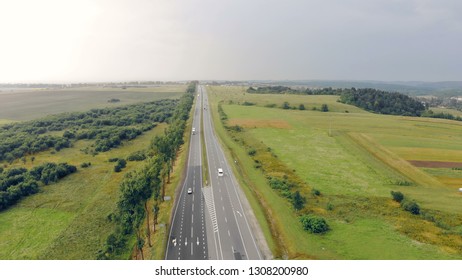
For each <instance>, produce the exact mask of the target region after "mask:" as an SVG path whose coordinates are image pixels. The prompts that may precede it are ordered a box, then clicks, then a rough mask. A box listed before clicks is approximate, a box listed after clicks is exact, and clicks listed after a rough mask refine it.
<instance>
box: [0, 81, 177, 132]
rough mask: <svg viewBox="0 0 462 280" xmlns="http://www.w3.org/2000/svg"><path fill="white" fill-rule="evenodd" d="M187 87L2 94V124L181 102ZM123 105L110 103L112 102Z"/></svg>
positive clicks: (87, 89) (0, 113)
mask: <svg viewBox="0 0 462 280" xmlns="http://www.w3.org/2000/svg"><path fill="white" fill-rule="evenodd" d="M185 89H186V86H181V85H172V86H159V87H152V88H129V89H121V88H102V87H86V88H72V89H62V90H35V91H25V92H20V91H15V92H11V93H9V92H2V93H1V94H0V124H2V123H6V122H7V121H12V120H15V121H23V120H32V119H35V118H38V117H43V116H46V115H51V114H58V113H64V112H74V111H86V110H89V109H93V108H104V107H116V106H123V105H127V104H132V103H137V102H148V101H154V100H159V99H165V98H175V99H176V98H179V97H180V96H181V94H182V93H183V92H184V91H185ZM113 98H114V99H119V100H120V102H115V103H109V102H108V100H110V99H113Z"/></svg>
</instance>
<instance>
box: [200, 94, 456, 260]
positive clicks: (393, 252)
mask: <svg viewBox="0 0 462 280" xmlns="http://www.w3.org/2000/svg"><path fill="white" fill-rule="evenodd" d="M208 90H209V96H210V100H211V101H212V102H213V104H212V106H214V108H213V109H214V110H216V106H217V103H218V101H220V100H223V103H222V104H223V105H222V107H223V110H224V111H225V113H226V114H227V115H228V117H229V124H230V125H240V126H242V127H244V128H245V133H242V134H241V137H242V140H243V141H244V142H245V143H247V144H248V145H255V146H258V145H264V146H266V147H270V148H271V150H272V151H273V153H275V154H276V155H277V159H278V160H279V161H281V162H282V163H283V164H285V165H286V166H287V168H288V169H290V170H295V174H297V176H298V177H299V178H301V179H302V180H303V181H304V182H306V183H307V185H309V186H310V187H311V188H316V189H318V190H320V191H321V192H322V194H323V195H322V197H321V198H320V199H314V198H312V197H308V204H309V205H310V209H311V210H309V211H315V212H317V213H320V214H321V215H323V216H324V217H326V219H327V220H328V222H329V224H330V225H331V227H332V229H333V230H332V231H330V232H329V233H327V234H326V235H323V236H314V235H310V234H308V233H306V232H304V231H303V230H302V229H301V226H300V224H299V223H298V220H297V216H296V215H295V214H294V213H293V211H291V209H290V206H289V205H288V202H287V201H286V200H284V199H282V198H281V197H279V196H277V195H276V194H275V193H274V192H273V191H272V190H271V189H270V188H269V187H268V186H267V183H266V181H265V179H264V175H263V174H262V173H261V172H260V171H258V170H256V169H255V168H254V167H253V165H254V163H253V161H252V160H251V159H250V157H249V156H247V155H246V152H245V150H244V149H243V148H242V147H240V145H237V143H234V141H227V140H226V139H224V138H225V137H227V136H226V135H224V134H223V133H221V134H220V133H219V135H220V136H221V137H222V138H223V142H224V143H225V144H226V146H228V148H230V150H232V154H233V155H235V156H236V157H237V158H238V159H239V161H240V164H241V165H242V167H241V169H244V170H248V171H247V172H248V177H249V178H251V181H252V183H251V186H246V188H249V189H251V190H253V191H250V192H249V193H250V194H253V195H254V197H256V199H255V200H260V203H259V204H260V206H258V205H254V204H252V206H253V208H254V209H260V210H259V211H263V210H261V208H265V207H268V206H270V208H271V209H270V211H266V215H271V217H270V218H268V217H266V218H265V217H264V215H260V216H259V220H260V223H261V224H262V227H263V228H264V230H265V229H266V230H267V231H270V232H271V234H266V235H265V236H266V237H267V239H272V240H273V243H274V244H276V243H278V240H279V245H281V244H282V245H283V246H284V247H285V248H286V250H287V252H286V255H288V256H289V257H290V258H321V259H453V258H455V259H461V258H462V252H460V249H457V248H460V247H459V246H460V245H461V244H462V238H461V236H460V235H457V234H455V235H451V237H450V238H447V237H446V236H445V234H446V233H445V231H444V230H441V228H439V227H437V226H435V224H432V223H429V222H427V221H425V220H423V219H422V218H420V217H414V216H412V215H408V213H406V212H404V211H402V210H401V209H400V208H399V207H398V206H397V205H395V204H393V203H392V202H391V198H390V191H391V190H400V191H402V192H403V193H404V194H405V195H407V196H409V197H411V198H412V199H415V200H416V201H417V202H418V203H419V204H420V205H421V207H422V208H424V209H425V210H426V211H429V212H432V211H436V212H435V213H437V215H438V217H443V218H445V219H448V220H451V219H452V218H450V217H452V216H455V217H457V218H455V219H456V221H454V224H455V225H457V223H459V222H462V217H461V215H460V213H462V203H461V200H462V196H461V195H460V194H459V193H458V191H457V188H455V187H454V186H451V185H449V184H445V183H444V180H441V178H439V177H437V176H435V174H433V173H432V172H428V170H425V169H423V168H417V167H414V166H412V165H411V164H410V163H408V162H407V160H411V159H422V160H436V159H438V160H447V161H451V159H454V158H455V157H457V156H452V157H451V156H450V155H458V153H460V152H461V150H462V147H461V146H460V145H459V143H461V140H462V123H460V122H454V121H447V120H440V119H438V120H436V119H425V118H409V117H399V116H386V115H375V114H371V113H368V112H364V111H363V110H361V109H358V108H355V107H351V106H349V105H345V104H340V103H336V100H337V97H335V96H299V95H296V96H292V95H252V94H248V93H245V92H244V88H239V87H208ZM245 101H247V102H253V103H256V106H242V105H238V104H242V103H243V102H245ZM284 101H287V102H289V104H291V105H292V104H293V105H297V107H298V104H300V103H302V104H304V105H305V107H306V108H307V109H309V110H305V111H299V110H282V109H279V108H267V107H264V106H265V105H266V104H278V106H279V104H282V103H283V102H284ZM323 103H325V104H328V106H329V108H330V111H329V112H320V111H313V110H310V108H311V106H310V104H315V105H313V106H318V104H323ZM346 111H348V113H346ZM214 117H215V125H216V127H217V129H218V130H220V128H219V127H220V126H221V124H220V123H219V120H218V117H217V114H216V113H215V115H214ZM221 129H222V128H221ZM228 137H229V136H228ZM442 149H443V150H447V152H445V153H441V150H442ZM446 156H447V157H446ZM241 181H242V182H245V181H246V179H245V178H242V179H241ZM402 181H410V182H414V183H413V185H411V186H402V185H399V182H402ZM247 185H249V184H247ZM305 193H309V190H306V191H305ZM328 202H329V203H331V204H332V205H334V210H332V211H327V210H325V208H326V203H328ZM262 203H263V204H264V206H261V204H262ZM263 212H264V211H263ZM268 212H270V213H269V214H268ZM432 213H433V212H432ZM435 215H436V214H435ZM269 221H273V222H269ZM295 240H296V242H295ZM364 244H368V247H367V248H363V247H364ZM276 247H278V246H277V245H273V246H272V250H273V253H275V255H276V256H278V255H279V256H280V257H283V256H284V254H285V253H284V252H278V249H277V248H276Z"/></svg>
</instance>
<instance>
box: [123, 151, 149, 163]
mask: <svg viewBox="0 0 462 280" xmlns="http://www.w3.org/2000/svg"><path fill="white" fill-rule="evenodd" d="M145 159H146V154H145V152H144V151H136V152H133V153H131V154H130V155H129V156H128V157H127V160H128V161H143V160H145Z"/></svg>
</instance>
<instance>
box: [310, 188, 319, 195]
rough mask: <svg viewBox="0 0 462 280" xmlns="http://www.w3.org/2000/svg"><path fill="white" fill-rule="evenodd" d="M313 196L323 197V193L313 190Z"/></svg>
mask: <svg viewBox="0 0 462 280" xmlns="http://www.w3.org/2000/svg"><path fill="white" fill-rule="evenodd" d="M311 194H312V195H314V196H320V195H321V191H319V190H317V189H312V190H311Z"/></svg>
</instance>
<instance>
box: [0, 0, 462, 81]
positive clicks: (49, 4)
mask: <svg viewBox="0 0 462 280" xmlns="http://www.w3.org/2000/svg"><path fill="white" fill-rule="evenodd" d="M0 36H1V39H0V82H37V81H38V82H66V81H71V82H73V81H112V80H117V81H127V80H183V79H229V80H242V79H291V80H293V79H355V80H400V81H406V80H422V81H439V80H462V51H461V50H462V1H460V0H304V1H302V0H298V1H297V0H279V1H272V0H209V1H208V0H182V1H180V0H131V1H128V0H127V1H124V0H120V1H119V0H106V1H105V0H75V1H66V0H40V1H38V0H0Z"/></svg>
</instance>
